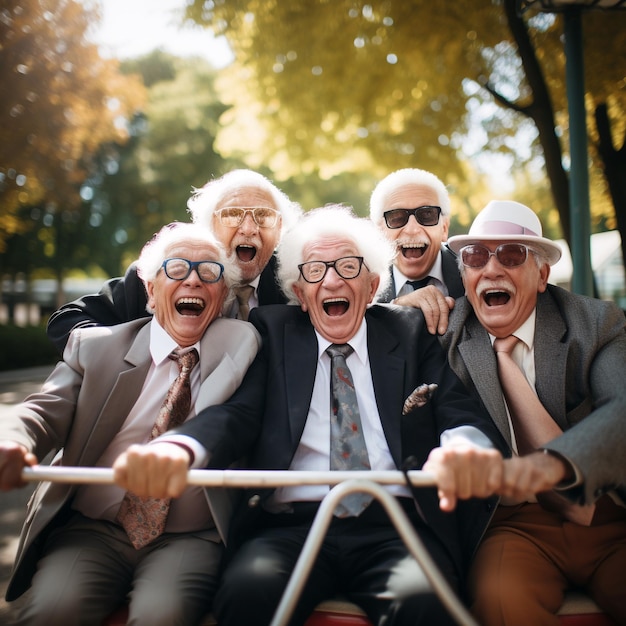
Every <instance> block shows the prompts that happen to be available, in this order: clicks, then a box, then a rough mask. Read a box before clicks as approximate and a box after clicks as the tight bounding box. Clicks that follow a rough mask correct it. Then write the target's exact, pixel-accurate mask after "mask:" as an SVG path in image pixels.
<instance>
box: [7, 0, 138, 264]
mask: <svg viewBox="0 0 626 626" xmlns="http://www.w3.org/2000/svg"><path fill="white" fill-rule="evenodd" d="M97 17H98V15H97V13H96V12H95V10H94V9H91V8H86V7H85V6H83V4H82V3H80V2H78V1H76V0H7V1H6V2H4V3H3V8H2V10H1V11H0V73H1V75H2V90H1V91H0V117H1V119H2V121H3V123H2V124H0V206H1V207H2V211H1V213H0V251H1V250H2V249H3V247H4V242H5V240H6V239H7V237H9V236H11V235H13V234H16V233H17V234H19V233H25V232H33V231H36V230H37V229H38V225H37V220H36V219H35V220H32V221H31V220H30V219H28V209H30V208H33V209H34V210H35V211H36V212H39V215H42V214H44V213H45V216H46V219H45V222H46V226H48V227H49V226H51V225H52V223H55V224H56V230H57V231H58V232H56V233H55V234H53V235H52V236H51V237H48V238H47V242H46V246H45V254H46V255H47V256H48V257H49V258H51V259H52V260H53V262H54V263H55V264H57V265H62V259H61V256H60V253H61V252H63V255H64V256H65V257H71V254H72V248H73V246H72V243H73V241H74V239H73V238H66V237H63V236H62V234H61V232H60V230H61V229H62V228H63V226H62V224H64V225H66V226H67V225H68V224H70V225H71V224H76V223H78V222H79V221H80V208H81V197H80V194H79V189H80V185H81V183H82V181H83V180H84V178H85V177H86V175H87V174H88V172H89V170H90V168H91V166H92V157H93V155H94V154H95V153H96V151H97V150H98V147H99V146H100V145H101V144H102V143H103V142H109V141H118V142H122V141H124V140H125V138H126V136H127V129H126V125H125V123H124V120H125V119H128V118H129V117H130V114H131V113H132V112H133V111H134V110H135V109H137V108H138V107H139V106H141V104H142V101H143V93H144V92H143V87H142V86H141V84H140V83H139V82H138V81H137V79H136V78H134V77H132V76H122V75H121V74H120V73H119V71H118V62H117V61H115V60H105V59H102V58H101V57H100V56H99V53H98V49H97V47H96V46H95V45H93V44H90V43H89V42H88V41H87V39H86V34H87V31H88V28H89V26H90V24H91V23H92V22H93V20H95V19H97ZM69 230H71V229H69Z"/></svg>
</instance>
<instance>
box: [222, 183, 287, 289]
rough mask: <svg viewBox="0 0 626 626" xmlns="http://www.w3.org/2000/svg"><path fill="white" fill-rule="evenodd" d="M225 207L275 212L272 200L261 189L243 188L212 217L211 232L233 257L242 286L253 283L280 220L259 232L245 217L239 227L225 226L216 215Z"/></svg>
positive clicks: (269, 253) (271, 246) (266, 258)
mask: <svg viewBox="0 0 626 626" xmlns="http://www.w3.org/2000/svg"><path fill="white" fill-rule="evenodd" d="M228 207H240V208H255V207H265V208H270V209H277V207H276V206H275V204H274V201H273V199H272V197H271V196H270V195H269V194H267V193H266V192H264V191H263V190H261V189H255V188H252V187H251V188H243V189H240V190H238V191H236V192H233V193H231V194H229V195H228V196H226V197H225V198H224V199H223V200H222V202H220V203H219V204H218V205H217V207H216V209H215V210H216V213H215V214H214V215H213V232H214V234H215V236H216V237H217V239H218V240H219V241H220V243H222V245H223V246H224V247H225V248H226V250H227V251H228V252H229V253H233V254H234V255H235V258H236V259H237V264H238V265H239V268H240V269H241V276H242V281H243V282H244V283H247V282H250V281H252V280H254V279H255V278H256V277H257V276H259V274H260V273H261V272H262V271H263V270H264V269H265V266H266V265H267V264H268V262H269V260H270V258H271V256H272V254H273V253H274V250H275V248H276V246H277V245H278V241H279V239H280V230H281V225H282V220H281V217H280V215H279V217H278V220H277V222H276V225H275V226H273V227H271V228H261V227H260V226H259V225H258V224H257V223H256V222H255V221H254V218H253V217H252V214H251V213H246V216H245V218H244V220H243V222H242V223H241V224H240V225H239V226H224V225H223V224H222V223H221V222H220V219H219V217H218V214H217V211H219V210H220V209H224V208H228Z"/></svg>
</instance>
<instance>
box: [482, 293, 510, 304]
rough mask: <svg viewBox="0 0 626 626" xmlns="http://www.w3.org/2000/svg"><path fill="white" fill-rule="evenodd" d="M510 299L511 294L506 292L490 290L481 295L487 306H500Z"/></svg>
mask: <svg viewBox="0 0 626 626" xmlns="http://www.w3.org/2000/svg"><path fill="white" fill-rule="evenodd" d="M510 299H511V294H510V293H508V292H506V291H499V290H496V289H494V290H490V291H485V292H484V293H483V300H484V302H485V304H486V305H487V306H502V305H503V304H506V303H507V302H508V301H509V300H510Z"/></svg>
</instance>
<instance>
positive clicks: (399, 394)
mask: <svg viewBox="0 0 626 626" xmlns="http://www.w3.org/2000/svg"><path fill="white" fill-rule="evenodd" d="M366 319H367V351H368V355H369V361H370V368H371V371H372V382H373V384H374V395H375V396H376V405H377V407H378V414H379V415H380V421H381V423H382V427H383V431H384V433H385V438H386V439H387V445H388V446H389V450H390V452H391V455H392V457H393V459H394V461H395V462H396V465H397V466H398V467H400V466H401V464H402V460H403V459H402V439H401V427H400V418H401V415H402V405H403V403H404V396H405V393H404V392H405V389H404V378H405V372H404V370H405V363H404V359H403V358H401V357H399V356H397V355H395V354H394V351H395V349H396V347H397V346H398V343H399V342H398V339H397V338H396V337H394V336H393V335H392V334H391V333H389V331H388V330H387V329H386V327H385V325H384V324H382V323H381V322H380V320H378V319H377V318H375V317H373V316H370V315H367V313H366Z"/></svg>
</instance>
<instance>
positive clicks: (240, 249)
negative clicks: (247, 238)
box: [235, 245, 256, 263]
mask: <svg viewBox="0 0 626 626" xmlns="http://www.w3.org/2000/svg"><path fill="white" fill-rule="evenodd" d="M235 251H236V253H237V258H238V259H239V260H240V261H243V262H244V263H248V262H249V261H252V259H254V257H255V256H256V248H255V247H254V246H246V245H241V246H237V248H236V249H235Z"/></svg>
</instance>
